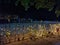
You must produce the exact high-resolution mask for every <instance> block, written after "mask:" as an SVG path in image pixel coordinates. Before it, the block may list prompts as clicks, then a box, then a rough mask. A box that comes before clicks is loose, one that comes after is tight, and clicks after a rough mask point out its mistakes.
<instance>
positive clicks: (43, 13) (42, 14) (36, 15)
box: [0, 0, 60, 21]
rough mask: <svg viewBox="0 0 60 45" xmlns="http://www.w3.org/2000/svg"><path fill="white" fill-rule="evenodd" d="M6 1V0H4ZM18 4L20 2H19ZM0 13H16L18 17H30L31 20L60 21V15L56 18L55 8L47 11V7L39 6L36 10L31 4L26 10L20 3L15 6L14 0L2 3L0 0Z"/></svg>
mask: <svg viewBox="0 0 60 45" xmlns="http://www.w3.org/2000/svg"><path fill="white" fill-rule="evenodd" d="M5 1H6V2H7V0H5ZM19 5H20V4H19ZM0 6H1V7H0V13H1V15H4V16H5V15H6V14H9V15H14V14H15V15H18V16H19V17H20V18H26V19H28V18H32V19H33V20H43V21H57V20H58V21H60V16H59V17H58V18H57V17H56V14H55V10H54V9H53V10H52V11H50V12H49V11H48V9H46V8H45V9H43V8H40V9H39V10H37V9H36V8H35V7H34V6H31V7H30V8H29V9H28V10H27V11H25V9H24V7H23V6H22V5H20V6H15V4H14V1H12V2H11V3H10V1H9V2H8V3H4V1H2V0H0Z"/></svg>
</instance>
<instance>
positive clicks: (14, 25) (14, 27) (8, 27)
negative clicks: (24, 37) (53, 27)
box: [0, 21, 56, 33]
mask: <svg viewBox="0 0 60 45" xmlns="http://www.w3.org/2000/svg"><path fill="white" fill-rule="evenodd" d="M54 23H55V24H56V22H54ZM54 23H53V22H46V21H45V22H33V23H10V24H0V33H1V32H5V31H6V30H10V31H11V33H13V32H14V31H16V33H19V32H20V33H23V30H24V27H25V28H27V27H29V26H32V27H33V28H35V29H37V30H38V25H42V26H43V25H44V24H45V25H46V26H45V27H46V28H47V30H48V29H49V24H54ZM17 28H19V29H17ZM4 30H5V31H4ZM26 32H28V30H26V29H25V32H24V33H26Z"/></svg>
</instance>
